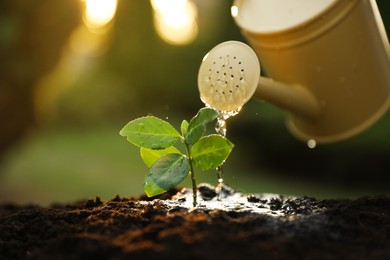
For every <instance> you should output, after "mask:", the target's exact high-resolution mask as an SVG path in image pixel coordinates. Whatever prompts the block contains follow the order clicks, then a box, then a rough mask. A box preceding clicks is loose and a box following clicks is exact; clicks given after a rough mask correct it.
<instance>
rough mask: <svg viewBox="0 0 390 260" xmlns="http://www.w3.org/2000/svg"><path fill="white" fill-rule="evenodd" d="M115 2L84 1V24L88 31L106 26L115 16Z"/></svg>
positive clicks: (113, 0) (115, 0) (109, 0)
mask: <svg viewBox="0 0 390 260" xmlns="http://www.w3.org/2000/svg"><path fill="white" fill-rule="evenodd" d="M117 3H118V1H117V0H85V4H86V10H85V15H84V22H85V24H86V25H87V27H88V28H90V29H98V28H101V27H104V26H106V25H107V24H108V23H109V22H110V21H111V20H112V19H113V18H114V16H115V12H116V8H117Z"/></svg>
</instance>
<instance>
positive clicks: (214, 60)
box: [198, 41, 260, 200]
mask: <svg viewBox="0 0 390 260" xmlns="http://www.w3.org/2000/svg"><path fill="white" fill-rule="evenodd" d="M259 77H260V63H259V60H258V58H257V56H256V54H255V52H254V51H253V50H252V49H251V48H250V47H249V46H248V45H246V44H244V43H242V42H237V41H227V42H223V43H221V44H219V45H217V46H215V47H214V48H213V49H212V50H211V51H210V52H209V53H207V54H206V55H205V56H204V58H203V60H202V64H201V66H200V68H199V74H198V87H199V92H200V98H201V100H202V101H203V103H205V105H206V106H208V107H211V108H213V109H215V110H217V111H218V112H219V117H218V120H217V124H216V126H215V130H216V132H217V133H218V134H220V135H222V136H226V131H227V129H226V120H227V119H228V118H229V117H231V116H234V115H236V114H238V113H239V112H240V110H241V108H242V106H243V105H244V104H245V103H246V102H247V101H248V100H249V99H250V98H251V97H252V96H253V94H254V92H255V90H256V88H257V85H258V82H259ZM217 178H218V186H217V188H216V190H217V192H218V199H219V200H221V196H222V195H221V192H220V191H221V189H222V186H223V166H222V165H220V166H219V167H218V168H217Z"/></svg>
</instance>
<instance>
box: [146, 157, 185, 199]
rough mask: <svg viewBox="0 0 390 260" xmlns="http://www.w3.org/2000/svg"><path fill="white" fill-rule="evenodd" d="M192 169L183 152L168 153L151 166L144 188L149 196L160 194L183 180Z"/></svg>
mask: <svg viewBox="0 0 390 260" xmlns="http://www.w3.org/2000/svg"><path fill="white" fill-rule="evenodd" d="M189 171H190V165H189V162H188V159H187V157H185V156H184V155H182V154H174V153H172V154H166V155H163V156H162V157H160V159H158V160H157V161H156V162H155V163H154V164H153V165H152V167H150V168H149V170H148V172H147V174H146V177H145V182H144V190H145V193H146V195H148V196H149V197H152V196H156V195H159V194H161V193H164V192H166V191H168V190H169V189H171V188H173V187H175V186H176V185H177V184H179V183H180V182H182V181H183V180H184V179H185V178H186V177H187V175H188V173H189Z"/></svg>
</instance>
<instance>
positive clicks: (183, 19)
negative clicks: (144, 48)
mask: <svg viewBox="0 0 390 260" xmlns="http://www.w3.org/2000/svg"><path fill="white" fill-rule="evenodd" d="M151 5H152V7H153V10H154V19H153V20H154V25H155V28H156V31H157V33H158V35H159V36H160V37H161V38H162V39H163V40H164V41H166V42H168V43H170V44H178V45H181V44H188V43H190V42H192V41H193V40H194V39H195V38H196V36H197V34H198V25H197V21H196V20H197V7H196V5H195V4H194V3H193V2H191V1H189V0H151Z"/></svg>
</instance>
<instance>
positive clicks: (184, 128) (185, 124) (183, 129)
mask: <svg viewBox="0 0 390 260" xmlns="http://www.w3.org/2000/svg"><path fill="white" fill-rule="evenodd" d="M180 129H181V134H182V136H186V134H187V130H188V122H187V120H183V121H182V122H181V126H180Z"/></svg>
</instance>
